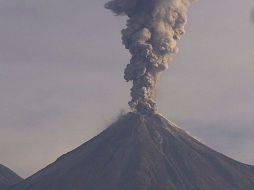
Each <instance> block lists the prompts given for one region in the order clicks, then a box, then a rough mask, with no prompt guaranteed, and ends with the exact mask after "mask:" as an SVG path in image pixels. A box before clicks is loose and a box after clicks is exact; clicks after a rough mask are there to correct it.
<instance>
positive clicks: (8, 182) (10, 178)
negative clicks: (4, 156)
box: [0, 164, 23, 190]
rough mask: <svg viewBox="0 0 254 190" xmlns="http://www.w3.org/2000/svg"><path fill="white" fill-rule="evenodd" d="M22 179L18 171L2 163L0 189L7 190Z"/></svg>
mask: <svg viewBox="0 0 254 190" xmlns="http://www.w3.org/2000/svg"><path fill="white" fill-rule="evenodd" d="M22 180H23V179H22V178H21V177H19V176H18V175H17V174H16V173H14V172H13V171H11V170H10V169H9V168H7V167H5V166H3V165H1V164H0V190H6V189H7V188H9V187H10V186H12V185H14V184H16V183H19V182H20V181H22Z"/></svg>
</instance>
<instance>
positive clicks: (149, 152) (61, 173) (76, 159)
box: [12, 113, 254, 190]
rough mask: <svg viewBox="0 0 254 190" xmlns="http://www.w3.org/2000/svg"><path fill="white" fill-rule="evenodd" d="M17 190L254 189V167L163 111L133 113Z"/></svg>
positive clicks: (16, 189) (22, 184)
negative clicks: (211, 144) (194, 134)
mask: <svg viewBox="0 0 254 190" xmlns="http://www.w3.org/2000/svg"><path fill="white" fill-rule="evenodd" d="M12 190H254V168H253V166H249V165H245V164H242V163H239V162H237V161H234V160H232V159H230V158H228V157H226V156H224V155H222V154H220V153H218V152H216V151H214V150H212V149H210V148H209V147H207V146H205V145H203V144H201V143H200V142H199V141H197V140H196V139H194V138H192V137H191V136H190V135H188V134H187V133H186V132H185V131H184V130H182V129H180V128H178V127H177V126H175V125H174V124H171V123H170V122H169V121H168V120H166V119H165V118H163V117H162V116H160V115H149V116H140V115H138V114H134V113H129V114H127V115H125V116H123V117H122V118H120V119H119V120H118V121H117V122H115V123H114V124H112V125H111V126H110V127H109V128H107V129H106V130H105V131H104V132H102V133H101V134H99V135H98V136H97V137H95V138H93V139H92V140H90V141H88V142H87V143H85V144H83V145H81V146H80V147H78V148H77V149H75V150H73V151H71V152H69V153H67V154H65V155H63V156H62V157H60V158H59V159H58V160H57V161H56V162H54V163H52V164H51V165H49V166H47V167H46V168H44V169H43V170H41V171H39V172H38V173H36V174H34V175H33V176H31V177H29V178H28V179H26V180H24V181H23V182H22V183H21V184H19V185H17V186H16V187H15V188H12Z"/></svg>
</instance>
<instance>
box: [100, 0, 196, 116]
mask: <svg viewBox="0 0 254 190" xmlns="http://www.w3.org/2000/svg"><path fill="white" fill-rule="evenodd" d="M194 1H195V0H111V1H109V2H108V3H106V4H105V8H107V9H110V10H111V11H112V12H113V13H115V14H116V15H127V16H128V18H129V19H128V20H127V28H126V29H123V30H122V41H123V44H124V45H125V47H126V49H128V50H129V51H130V53H131V55H132V58H131V60H130V63H129V64H128V65H127V67H126V69H125V71H124V78H125V80H126V81H127V82H128V81H133V87H132V88H131V97H132V99H131V101H130V102H129V106H130V108H131V109H132V111H135V112H138V113H141V114H148V113H154V112H156V102H155V90H156V87H157V84H158V79H159V74H160V72H162V71H164V70H167V68H168V65H169V63H170V62H171V60H172V56H173V55H174V54H175V53H177V52H178V48H177V47H176V43H177V41H178V40H179V39H180V38H181V36H182V35H183V34H184V33H185V29H184V27H185V24H186V22H187V11H188V8H189V6H190V5H191V4H192V3H193V2H194Z"/></svg>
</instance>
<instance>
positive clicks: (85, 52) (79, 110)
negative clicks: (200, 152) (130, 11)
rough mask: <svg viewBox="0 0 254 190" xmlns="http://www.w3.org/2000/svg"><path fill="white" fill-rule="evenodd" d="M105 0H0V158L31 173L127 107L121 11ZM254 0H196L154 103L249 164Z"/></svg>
mask: <svg viewBox="0 0 254 190" xmlns="http://www.w3.org/2000/svg"><path fill="white" fill-rule="evenodd" d="M104 2H105V0H104V1H102V0H72V1H69V0H11V1H10V0H1V1H0V28H1V30H0V89H1V90H0V163H2V164H5V165H7V166H8V167H10V168H11V169H13V170H15V171H16V172H17V173H18V174H20V175H21V176H22V177H27V176H29V175H31V174H33V173H34V172H36V171H38V170H39V169H41V168H43V167H45V166H46V165H47V164H49V163H51V162H52V161H54V160H55V159H56V158H57V157H59V156H60V155H61V154H63V153H65V152H67V151H69V150H71V149H73V148H74V147H76V146H78V145H80V144H82V143H83V142H85V141H87V140H88V139H90V138H91V137H93V136H94V135H96V134H97V133H99V132H100V131H101V130H103V129H104V128H105V127H106V126H108V125H109V124H110V123H111V122H112V121H113V120H114V119H115V118H116V117H117V114H118V113H119V112H120V110H121V109H127V102H128V101H129V99H130V98H129V87H130V84H127V83H125V81H124V79H123V69H124V68H125V65H126V64H127V63H128V59H129V58H130V56H129V54H128V52H127V51H126V50H125V49H124V47H123V46H122V45H121V40H120V30H121V29H122V28H123V27H124V25H125V18H122V17H114V16H113V15H112V14H111V13H110V12H109V11H107V10H104V8H103V4H104ZM253 7H254V2H253V0H241V1H239V0H223V1H221V0H213V1H207V0H201V1H200V2H199V3H197V4H195V5H194V6H193V7H192V9H191V11H190V14H189V23H188V27H187V34H186V35H185V37H184V38H183V39H182V40H181V42H180V43H179V47H180V53H179V54H178V55H177V56H176V57H175V60H174V62H173V63H172V64H171V68H170V70H169V71H167V72H165V73H163V76H162V82H161V84H160V87H159V90H158V95H157V96H158V97H157V100H158V104H159V110H160V112H161V113H162V114H163V115H165V116H166V117H167V118H169V119H170V120H172V121H174V122H175V123H177V124H178V125H180V126H181V127H182V128H184V129H186V130H187V131H189V132H190V133H191V134H192V135H194V136H196V137H197V138H198V139H200V140H201V141H202V142H204V143H205V144H207V145H209V146H211V147H212V148H214V149H216V150H218V151H220V152H223V153H224V154H226V155H228V156H230V157H233V158H235V159H237V160H240V161H242V162H245V163H248V164H254V152H253V145H254V138H253V136H254V87H253V82H254V74H253V73H254V56H253V51H254V35H253V33H254V26H253V22H251V10H252V9H253Z"/></svg>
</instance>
